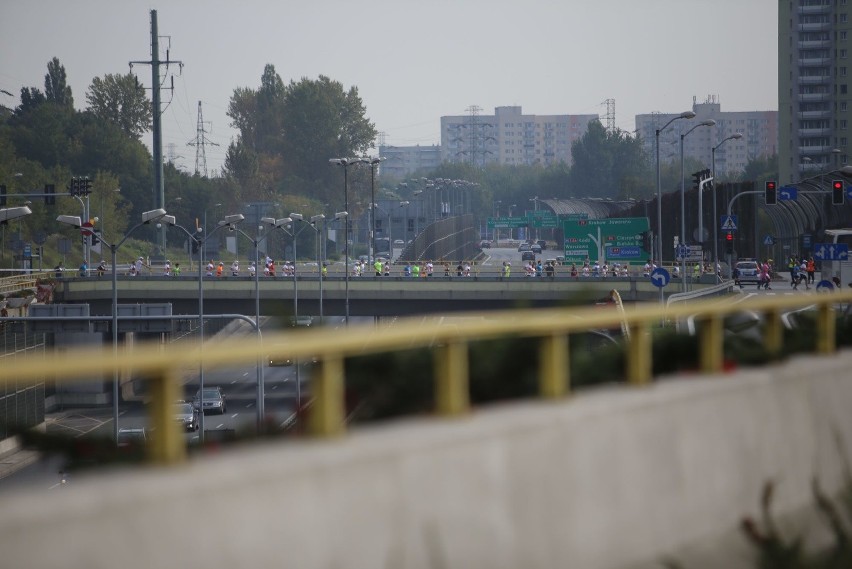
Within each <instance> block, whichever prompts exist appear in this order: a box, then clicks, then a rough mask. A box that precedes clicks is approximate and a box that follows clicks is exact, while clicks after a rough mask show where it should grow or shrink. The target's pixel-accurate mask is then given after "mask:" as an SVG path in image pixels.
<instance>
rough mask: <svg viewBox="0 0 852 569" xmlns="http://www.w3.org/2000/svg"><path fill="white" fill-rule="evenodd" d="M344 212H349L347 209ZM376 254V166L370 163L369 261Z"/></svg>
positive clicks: (373, 260)
mask: <svg viewBox="0 0 852 569" xmlns="http://www.w3.org/2000/svg"><path fill="white" fill-rule="evenodd" d="M346 211H349V210H348V209H347V210H346ZM375 254H376V165H375V164H373V163H372V162H370V260H371V261H372V262H374V263H375V262H376V260H375V259H374V258H373V257H374V256H375Z"/></svg>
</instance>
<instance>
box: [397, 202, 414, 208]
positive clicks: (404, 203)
mask: <svg viewBox="0 0 852 569" xmlns="http://www.w3.org/2000/svg"><path fill="white" fill-rule="evenodd" d="M410 203H411V202H409V201H404V202H399V207H403V206H407V205H408V204H410Z"/></svg>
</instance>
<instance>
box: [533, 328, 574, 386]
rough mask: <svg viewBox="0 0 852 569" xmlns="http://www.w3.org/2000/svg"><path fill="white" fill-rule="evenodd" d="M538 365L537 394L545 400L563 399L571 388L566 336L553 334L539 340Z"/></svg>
mask: <svg viewBox="0 0 852 569" xmlns="http://www.w3.org/2000/svg"><path fill="white" fill-rule="evenodd" d="M538 357H539V364H538V392H539V395H541V396H542V397H544V398H545V399H558V398H560V397H564V396H565V395H566V394H567V393H568V392H569V391H570V389H571V388H570V386H571V368H570V364H571V362H570V357H569V355H568V336H567V334H554V335H552V336H545V337H544V338H542V339H541V344H540V347H539V355H538Z"/></svg>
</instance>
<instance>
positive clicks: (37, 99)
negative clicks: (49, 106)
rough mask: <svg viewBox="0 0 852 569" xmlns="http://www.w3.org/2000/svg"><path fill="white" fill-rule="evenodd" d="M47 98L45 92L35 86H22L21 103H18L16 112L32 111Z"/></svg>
mask: <svg viewBox="0 0 852 569" xmlns="http://www.w3.org/2000/svg"><path fill="white" fill-rule="evenodd" d="M46 100H47V99H45V97H44V93H42V92H41V91H39V90H38V89H36V88H35V87H21V104H20V105H18V108H17V109H15V114H17V115H24V114H27V113H28V112H30V111H32V110H33V109H35V108H36V107H38V106H39V105H41V104H42V103H44V102H45V101H46Z"/></svg>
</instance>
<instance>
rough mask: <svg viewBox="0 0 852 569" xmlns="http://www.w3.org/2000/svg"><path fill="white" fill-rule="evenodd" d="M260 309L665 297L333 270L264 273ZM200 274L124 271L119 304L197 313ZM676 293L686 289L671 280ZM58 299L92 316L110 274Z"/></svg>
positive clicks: (78, 282) (557, 280) (490, 305)
mask: <svg viewBox="0 0 852 569" xmlns="http://www.w3.org/2000/svg"><path fill="white" fill-rule="evenodd" d="M257 284H258V295H259V297H260V310H261V314H289V313H291V312H292V309H293V301H294V297H296V296H297V295H298V305H299V314H310V315H318V314H320V299H321V302H322V313H323V314H324V315H343V314H345V312H346V298H347V288H348V298H349V314H350V315H351V316H404V315H414V314H429V313H438V312H441V313H450V312H459V311H471V310H475V311H480V310H500V309H505V308H511V307H518V306H523V307H533V308H535V307H538V308H544V307H553V306H564V305H566V304H588V303H589V302H592V301H595V300H599V299H607V298H609V296H610V291H612V290H613V289H615V290H617V291H618V292H619V294H620V295H621V298H622V301H624V302H625V303H635V302H642V301H655V300H659V298H660V292H659V289H658V288H656V287H655V286H653V285H652V283H651V282H650V279H648V278H644V277H620V278H612V277H609V278H601V277H581V278H572V277H570V276H567V275H560V276H557V277H553V278H548V277H540V278H539V277H529V278H528V277H525V276H522V275H518V276H514V275H513V276H510V277H501V276H496V275H495V274H494V273H491V274H481V275H478V276H471V277H455V276H453V277H444V276H433V277H429V278H411V277H408V278H406V277H396V276H390V277H384V276H383V277H375V276H361V277H352V278H350V279H349V282H348V285H347V283H346V279H345V278H344V277H342V276H330V277H328V278H325V279H322V280H320V278H319V277H317V276H300V277H298V280H297V282H294V280H293V278H292V277H260V278H259V280H258V283H257ZM715 284H716V282H715V278H714V277H713V276H712V275H706V276H704V277H703V278H702V280H700V281H699V282H696V283H693V284H692V285H690V286H691V288H693V290H696V291H700V290H703V289H707V288H711V287H713V286H714V285H715ZM198 288H199V284H198V279H197V278H193V277H187V276H184V277H180V278H175V277H154V276H146V277H120V278H119V279H118V285H117V290H118V302H119V303H120V304H137V303H145V302H169V303H171V304H172V311H173V313H174V314H197V313H198ZM667 288H668V289H669V290H670V291H671V292H675V291H677V290H679V284H678V283H677V282H672V283H670V284H669V286H668V287H667ZM203 292H204V311H205V313H208V314H216V313H240V314H254V312H255V281H254V279H253V278H251V277H227V278H218V279H217V278H215V277H205V278H204V280H203ZM54 302H61V303H67V304H75V303H88V304H89V305H90V306H91V313H92V314H110V313H111V311H112V282H111V280H110V278H109V277H108V276H104V277H100V278H98V277H94V278H64V279H60V280H58V281H57V284H56V288H55V290H54Z"/></svg>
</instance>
